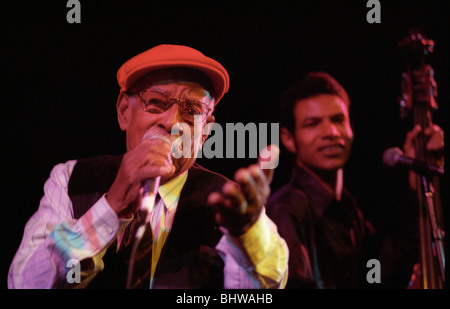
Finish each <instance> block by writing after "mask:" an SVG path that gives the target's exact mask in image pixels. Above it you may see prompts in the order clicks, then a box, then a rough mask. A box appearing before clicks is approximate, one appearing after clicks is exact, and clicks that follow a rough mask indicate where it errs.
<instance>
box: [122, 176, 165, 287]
mask: <svg viewBox="0 0 450 309" xmlns="http://www.w3.org/2000/svg"><path fill="white" fill-rule="evenodd" d="M160 180H161V177H156V178H155V179H149V180H147V181H146V182H145V183H144V186H143V193H142V200H141V207H140V210H139V212H140V215H141V218H143V219H144V220H143V221H142V223H141V224H140V225H139V227H138V228H137V230H136V233H135V235H134V242H133V247H132V249H131V254H130V261H129V264H128V274H127V284H126V288H127V289H131V288H132V286H131V284H132V280H133V274H134V264H135V262H136V253H137V251H138V249H139V245H140V243H141V241H142V238H143V237H144V234H145V232H146V230H147V229H151V228H152V226H151V224H150V218H151V215H152V213H153V208H154V207H155V201H156V193H157V192H158V187H159V183H160Z"/></svg>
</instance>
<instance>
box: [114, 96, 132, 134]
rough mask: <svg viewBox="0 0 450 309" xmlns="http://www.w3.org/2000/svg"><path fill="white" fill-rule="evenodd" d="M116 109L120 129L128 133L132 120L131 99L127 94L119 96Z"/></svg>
mask: <svg viewBox="0 0 450 309" xmlns="http://www.w3.org/2000/svg"><path fill="white" fill-rule="evenodd" d="M116 109H117V120H118V122H119V126H120V129H121V130H122V131H126V130H127V128H128V125H129V122H130V119H131V98H130V97H129V96H128V95H127V94H126V93H123V92H121V93H120V94H119V98H118V99H117V103H116Z"/></svg>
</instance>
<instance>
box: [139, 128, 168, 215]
mask: <svg viewBox="0 0 450 309" xmlns="http://www.w3.org/2000/svg"><path fill="white" fill-rule="evenodd" d="M151 139H159V140H161V141H163V142H164V143H168V144H169V145H170V144H171V140H170V135H169V133H167V131H165V130H163V129H162V128H159V127H151V128H150V129H149V130H147V132H145V134H144V136H143V137H142V140H151ZM169 156H171V154H169ZM160 182H161V176H157V177H155V178H151V179H147V180H145V181H144V184H143V186H142V201H141V211H144V212H145V216H146V218H145V221H144V222H145V223H147V222H149V221H150V215H151V213H152V211H153V207H154V206H155V200H156V194H157V193H158V188H159V184H160Z"/></svg>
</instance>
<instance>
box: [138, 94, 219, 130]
mask: <svg viewBox="0 0 450 309" xmlns="http://www.w3.org/2000/svg"><path fill="white" fill-rule="evenodd" d="M138 96H139V98H140V99H141V107H142V109H143V110H144V111H146V112H149V113H152V114H162V113H164V112H165V111H167V110H169V109H170V108H171V107H172V105H174V104H178V106H179V111H180V113H181V117H182V118H183V121H185V122H187V123H188V124H194V123H195V122H197V121H204V120H205V119H206V117H207V116H208V114H209V112H210V111H212V109H211V108H209V107H208V105H206V104H205V103H202V102H200V101H198V100H191V99H177V98H172V97H170V96H168V95H167V94H165V93H161V92H157V91H153V90H146V91H141V92H139V94H138Z"/></svg>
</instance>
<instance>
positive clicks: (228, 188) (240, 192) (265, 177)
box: [208, 145, 280, 236]
mask: <svg viewBox="0 0 450 309" xmlns="http://www.w3.org/2000/svg"><path fill="white" fill-rule="evenodd" d="M279 153H280V149H279V148H278V146H276V145H269V146H268V147H267V148H265V149H264V150H263V151H262V152H261V153H260V156H259V159H258V163H257V164H252V165H250V166H249V167H246V168H240V169H239V170H237V171H236V173H235V174H234V181H235V182H231V181H229V182H227V183H225V184H224V185H223V187H222V191H221V192H213V193H211V194H210V195H209V196H208V204H209V205H210V206H212V207H215V209H216V221H217V223H218V224H220V225H221V226H223V227H225V228H226V229H228V231H229V233H230V234H231V235H234V236H239V235H242V234H243V233H245V232H246V231H247V230H248V229H249V228H250V227H251V226H252V225H253V224H254V223H255V222H256V221H257V220H258V218H259V216H260V215H261V212H262V209H263V207H264V205H265V203H266V202H267V199H268V198H269V195H270V183H271V182H272V178H273V173H274V169H275V168H276V167H277V165H278V158H279Z"/></svg>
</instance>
